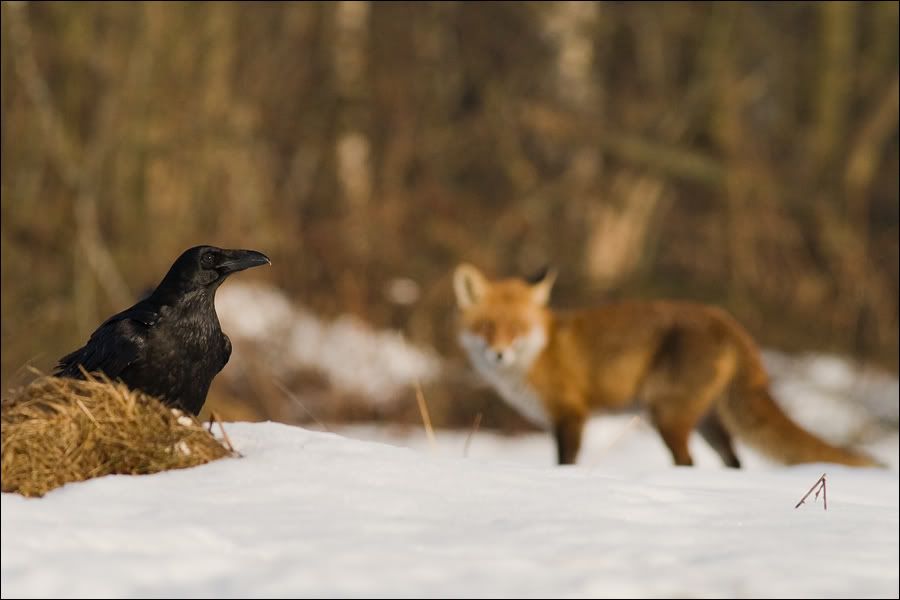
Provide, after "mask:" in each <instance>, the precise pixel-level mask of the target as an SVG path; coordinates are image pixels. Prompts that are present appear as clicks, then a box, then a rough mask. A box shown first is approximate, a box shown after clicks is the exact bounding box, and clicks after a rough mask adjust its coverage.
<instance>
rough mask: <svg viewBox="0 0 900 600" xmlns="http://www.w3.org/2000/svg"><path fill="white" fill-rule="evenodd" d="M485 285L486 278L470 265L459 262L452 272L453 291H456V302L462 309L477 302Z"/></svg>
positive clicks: (482, 294) (486, 284) (485, 287)
mask: <svg viewBox="0 0 900 600" xmlns="http://www.w3.org/2000/svg"><path fill="white" fill-rule="evenodd" d="M487 286H488V282H487V279H485V277H484V275H482V274H481V271H479V270H478V269H476V268H475V267H473V266H472V265H468V264H461V265H459V266H458V267H456V272H455V273H453V291H455V292H456V303H457V304H458V305H459V307H460V308H462V309H466V308H469V307H470V306H472V305H473V304H478V302H480V301H481V298H482V297H483V296H484V292H485V290H486V289H487Z"/></svg>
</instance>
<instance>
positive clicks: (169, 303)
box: [54, 246, 271, 414]
mask: <svg viewBox="0 0 900 600" xmlns="http://www.w3.org/2000/svg"><path fill="white" fill-rule="evenodd" d="M266 264H271V262H270V261H269V258H268V257H267V256H266V255H265V254H262V253H261V252H256V251H254V250H223V249H222V248H215V247H213V246H196V247H194V248H191V249H189V250H186V251H185V252H184V253H183V254H182V255H181V256H179V257H178V260H176V261H175V264H173V265H172V268H170V269H169V272H168V273H167V274H166V276H165V278H163V280H162V282H161V283H160V284H159V286H158V287H157V288H156V289H155V290H154V291H153V293H151V294H150V295H149V296H147V297H146V298H144V299H143V300H141V301H140V302H138V303H137V304H135V305H134V306H132V307H131V308H129V309H127V310H124V311H122V312H120V313H118V314H116V315H113V316H112V317H110V318H108V319H107V320H106V321H104V322H103V324H102V325H100V327H98V328H97V330H96V331H94V333H93V334H91V339H90V340H88V342H87V344H85V345H84V346H83V347H82V348H79V349H78V350H76V351H75V352H72V353H71V354H68V355H66V356H64V357H62V358H61V359H60V360H59V364H58V365H57V367H56V372H55V373H54V374H55V375H58V376H60V377H74V378H78V379H83V378H84V375H83V373H82V371H81V369H80V368H79V366H81V367H83V368H84V370H85V371H87V372H89V373H92V372H98V371H99V372H102V373H104V374H106V376H108V377H109V378H110V379H113V380H115V379H121V380H122V381H123V382H124V383H125V384H126V385H127V386H128V387H130V388H132V389H139V390H141V391H143V392H146V393H148V394H151V395H153V396H156V397H157V398H160V399H161V400H162V401H163V402H165V403H166V404H167V405H169V406H173V407H178V408H181V409H183V410H186V411H189V412H192V413H194V414H197V413H199V412H200V409H201V408H203V403H204V402H205V401H206V393H207V392H208V391H209V385H210V384H211V383H212V380H213V378H214V377H215V376H216V374H217V373H218V372H219V371H221V370H222V368H223V367H224V366H225V364H226V363H227V362H228V358H229V357H230V356H231V340H229V339H228V336H227V335H225V334H224V333H222V328H221V327H220V326H219V317H218V315H216V307H215V303H214V300H215V296H216V290H217V289H218V287H219V286H220V285H222V282H223V281H225V279H226V278H227V277H228V276H229V275H231V274H232V273H235V272H237V271H243V270H244V269H249V268H251V267H258V266H260V265H266Z"/></svg>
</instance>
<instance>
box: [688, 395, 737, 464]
mask: <svg viewBox="0 0 900 600" xmlns="http://www.w3.org/2000/svg"><path fill="white" fill-rule="evenodd" d="M697 431H699V432H700V435H701V436H703V439H704V440H706V443H707V444H709V445H710V446H712V449H713V450H715V451H716V452H717V453H718V454H719V456H720V457H721V458H722V462H724V463H725V465H726V466H729V467H731V468H733V469H740V468H741V461H740V460H738V457H737V454H735V453H734V446H733V445H732V443H731V434H730V433H728V430H727V429H725V425H723V424H722V419H720V418H719V415H718V414H717V413H716V410H715V407H713V409H711V410H710V411H709V412H708V413H706V416H705V417H703V419H702V420H701V421H700V425H699V426H698V427H697Z"/></svg>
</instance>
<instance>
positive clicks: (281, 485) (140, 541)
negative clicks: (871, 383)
mask: <svg viewBox="0 0 900 600" xmlns="http://www.w3.org/2000/svg"><path fill="white" fill-rule="evenodd" d="M226 427H227V428H228V432H229V436H230V437H231V439H232V441H233V442H234V444H235V445H236V447H238V448H239V449H240V451H241V452H242V453H243V455H244V457H243V458H239V459H225V460H220V461H217V462H214V463H210V464H208V465H204V466H201V467H197V468H194V469H187V470H181V471H169V472H166V473H160V474H156V475H149V476H139V477H129V476H111V477H104V478H100V479H95V480H91V481H87V482H81V483H75V484H69V485H67V486H65V487H63V488H60V489H57V490H55V491H53V492H50V493H49V494H48V495H47V496H45V497H44V498H41V499H26V498H23V497H20V496H18V495H15V494H3V495H2V590H3V597H88V596H90V597H148V598H149V597H348V596H349V597H359V596H364V597H392V598H396V597H402V598H418V597H497V596H514V597H518V596H521V597H606V598H630V597H647V596H655V597H660V596H662V597H710V598H712V597H773V598H774V597H788V598H790V597H811V596H814V597H885V596H893V597H896V596H897V593H898V474H897V465H898V456H897V448H898V444H897V437H896V435H894V436H893V437H892V438H890V439H887V440H884V441H883V443H881V444H876V445H875V446H873V447H871V448H870V450H872V451H873V452H875V453H876V454H877V455H878V456H879V457H880V458H882V459H883V460H886V461H887V462H889V463H890V464H891V469H890V470H887V471H883V470H877V469H862V470H854V469H850V468H846V467H840V466H835V465H804V466H798V467H790V468H787V467H777V466H773V465H769V464H767V463H764V462H762V459H761V458H754V459H753V460H749V461H747V462H748V464H749V468H747V469H743V470H740V471H734V470H728V469H724V468H722V467H721V466H719V465H718V463H717V459H716V458H715V457H714V455H713V454H712V451H710V450H708V449H706V448H705V446H703V444H702V442H698V443H697V444H695V446H696V448H695V453H696V459H697V462H698V466H697V467H695V468H676V467H672V466H669V464H668V456H667V454H666V452H665V449H664V447H663V446H662V444H661V443H660V442H659V441H658V440H657V439H656V436H655V434H654V433H653V432H652V431H650V429H649V427H648V426H647V425H646V423H645V422H644V421H643V420H636V419H635V418H633V417H628V416H619V417H609V418H601V419H595V420H594V421H592V422H591V424H590V428H589V430H588V432H587V437H586V446H585V452H584V454H583V457H582V459H583V460H582V462H581V464H580V465H578V466H575V467H555V466H553V465H552V442H551V440H550V439H549V436H547V435H545V434H541V433H534V434H529V435H524V436H516V437H504V436H499V435H496V434H492V433H487V432H477V433H475V434H474V435H473V436H472V439H471V443H470V445H469V448H468V456H467V457H463V450H464V447H465V441H466V437H468V434H467V433H466V432H456V433H451V432H447V431H441V430H439V431H437V432H436V439H437V443H436V445H435V446H433V447H432V446H430V445H429V443H428V441H427V438H426V437H425V436H424V434H422V433H421V430H420V429H416V430H415V431H416V433H415V434H414V435H408V434H407V433H408V432H407V433H404V432H402V431H401V430H398V429H395V428H392V427H375V426H366V427H355V428H348V429H346V430H343V431H342V435H338V434H335V433H327V432H318V431H310V430H307V429H303V428H299V427H292V426H288V425H281V424H276V423H255V424H251V423H233V424H228V425H226ZM623 433H624V435H623ZM366 437H367V438H370V439H375V438H380V439H382V440H383V441H389V442H391V443H392V444H397V445H399V444H408V445H410V446H412V448H401V447H397V446H396V445H388V444H384V443H376V442H371V441H363V440H361V439H358V438H366ZM695 441H697V440H695ZM823 472H827V473H828V479H827V481H828V490H827V493H828V510H827V511H824V510H823V508H822V503H821V500H820V501H818V502H812V501H810V502H808V503H807V504H806V505H804V506H802V507H800V509H797V510H795V509H794V505H795V504H796V502H797V501H798V500H799V499H800V497H801V496H802V495H803V494H804V493H805V492H806V491H807V490H808V489H809V488H810V487H811V486H812V484H813V483H814V482H815V481H816V480H817V479H818V477H819V476H820V475H821V474H822V473H823Z"/></svg>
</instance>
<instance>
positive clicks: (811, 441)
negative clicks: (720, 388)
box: [717, 322, 883, 467]
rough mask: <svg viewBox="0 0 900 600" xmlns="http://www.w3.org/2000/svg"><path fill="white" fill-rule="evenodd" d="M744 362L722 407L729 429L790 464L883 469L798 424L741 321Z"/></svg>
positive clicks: (737, 329) (740, 351)
mask: <svg viewBox="0 0 900 600" xmlns="http://www.w3.org/2000/svg"><path fill="white" fill-rule="evenodd" d="M732 330H733V333H734V334H735V336H736V338H737V339H736V342H737V345H738V357H739V358H738V364H737V372H736V373H735V377H734V381H733V384H732V386H731V390H730V392H729V393H727V394H724V395H723V398H722V400H721V401H720V402H719V403H718V406H717V408H718V412H719V415H720V417H721V419H722V421H723V422H724V423H725V426H726V428H727V429H728V430H729V431H730V432H731V433H732V434H734V435H737V437H738V438H739V439H740V440H742V441H744V442H745V443H747V444H748V445H749V446H751V447H753V448H754V449H755V450H757V451H759V452H761V453H763V454H765V455H767V456H768V457H770V458H772V459H774V460H777V461H779V462H782V463H785V464H797V463H808V462H831V463H838V464H843V465H850V466H854V467H875V466H883V465H881V464H880V463H879V462H878V461H876V460H875V459H874V458H872V457H870V456H868V455H866V454H864V453H862V452H859V451H857V450H853V449H850V448H842V447H840V446H835V445H833V444H830V443H828V442H826V441H825V440H823V439H821V438H819V437H817V436H815V435H813V434H812V433H810V432H809V431H807V430H806V429H804V428H803V427H801V426H800V425H798V424H797V423H796V422H794V421H793V420H792V419H791V418H790V417H789V416H788V415H787V414H785V413H784V411H783V410H782V409H781V408H780V407H779V406H778V404H777V403H776V402H775V401H774V400H773V398H772V395H771V393H770V391H769V381H768V377H767V375H766V372H765V369H764V368H763V365H762V360H761V358H760V355H759V351H758V350H757V348H756V344H755V343H754V342H753V340H752V339H751V338H750V335H749V334H748V333H747V332H746V331H744V330H743V328H741V326H740V325H739V324H737V323H736V322H733V323H732Z"/></svg>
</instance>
